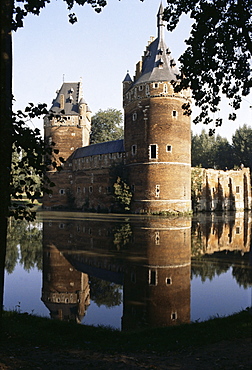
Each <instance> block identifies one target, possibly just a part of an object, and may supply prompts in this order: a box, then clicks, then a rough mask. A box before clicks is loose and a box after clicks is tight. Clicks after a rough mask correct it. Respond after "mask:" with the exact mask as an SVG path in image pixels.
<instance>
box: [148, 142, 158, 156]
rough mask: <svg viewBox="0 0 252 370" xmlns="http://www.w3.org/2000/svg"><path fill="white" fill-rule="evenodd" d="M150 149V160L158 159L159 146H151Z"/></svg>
mask: <svg viewBox="0 0 252 370" xmlns="http://www.w3.org/2000/svg"><path fill="white" fill-rule="evenodd" d="M149 148H150V159H156V158H157V145H156V144H151V145H150V146H149Z"/></svg>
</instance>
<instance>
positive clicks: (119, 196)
mask: <svg viewBox="0 0 252 370" xmlns="http://www.w3.org/2000/svg"><path fill="white" fill-rule="evenodd" d="M113 186H114V199H115V202H116V204H117V205H118V207H119V208H120V209H121V210H122V211H129V210H130V203H131V200H132V192H131V190H130V186H129V185H127V183H126V182H125V181H124V180H122V179H121V178H120V177H118V178H117V180H116V182H115V183H114V185H113Z"/></svg>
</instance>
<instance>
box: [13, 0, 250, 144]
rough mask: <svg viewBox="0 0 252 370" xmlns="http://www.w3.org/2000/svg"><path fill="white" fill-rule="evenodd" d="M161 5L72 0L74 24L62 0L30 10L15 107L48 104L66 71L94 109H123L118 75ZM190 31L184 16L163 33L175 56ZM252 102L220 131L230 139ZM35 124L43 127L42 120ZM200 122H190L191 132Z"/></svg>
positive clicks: (139, 50) (140, 46)
mask: <svg viewBox="0 0 252 370" xmlns="http://www.w3.org/2000/svg"><path fill="white" fill-rule="evenodd" d="M165 4H166V1H163V5H164V6H165ZM159 5H160V0H145V1H144V2H141V1H140V0H121V1H119V0H108V5H107V6H106V7H105V8H104V9H103V11H102V12H101V13H100V14H97V13H96V12H95V11H94V10H93V9H92V8H91V6H90V5H85V6H84V7H79V6H76V7H75V8H74V10H73V11H74V12H75V13H76V15H77V17H78V23H76V24H74V25H71V24H70V23H69V22H68V11H67V10H66V4H65V3H64V2H63V1H61V0H58V1H55V0H53V1H52V2H51V3H50V4H47V6H46V8H45V9H42V11H41V14H40V16H34V15H29V16H28V17H27V18H26V19H25V21H24V28H21V29H19V30H18V31H17V32H16V33H14V35H13V49H14V75H13V76H14V79H13V87H14V96H15V99H16V103H15V108H17V109H23V108H24V107H25V106H26V105H27V103H29V102H34V103H39V102H41V103H42V102H43V103H44V102H45V103H47V104H48V106H49V107H50V105H51V102H52V99H54V98H55V96H56V90H57V89H59V88H60V87H61V85H62V82H63V75H64V80H65V82H71V81H73V82H77V81H79V80H80V77H82V81H83V90H84V98H85V100H86V101H87V103H88V104H89V106H90V108H91V110H92V112H93V113H96V112H97V111H98V110H99V109H107V108H116V109H121V110H122V80H123V79H124V77H125V75H126V73H127V70H129V72H130V74H131V76H133V75H134V72H135V64H136V63H137V62H138V61H139V60H140V58H141V56H142V54H143V51H144V50H145V47H146V45H147V42H148V40H149V38H150V36H156V35H157V27H156V23H157V22H156V14H157V11H158V8H159ZM189 32H190V19H188V18H186V17H183V18H182V21H181V22H180V24H179V25H178V27H177V29H176V30H175V31H174V32H172V33H169V32H166V33H165V39H166V44H167V45H168V46H169V47H170V49H171V50H172V54H173V56H174V57H175V59H178V57H179V56H180V55H181V53H182V52H183V50H184V49H185V47H186V46H185V43H184V40H185V39H186V38H188V36H189ZM250 106H252V97H250V98H246V100H244V104H243V107H242V109H241V110H240V112H239V118H238V120H237V122H235V123H233V122H225V123H224V125H223V127H222V128H221V129H219V131H218V132H219V133H220V135H221V136H224V137H227V138H229V139H230V138H231V136H232V133H234V131H235V130H236V128H237V127H239V126H241V125H243V124H244V123H246V124H247V125H250V124H251V122H252V108H250ZM225 111H226V108H225V107H224V108H223V112H225ZM33 125H35V126H36V127H39V128H40V129H42V120H39V121H37V120H35V121H33ZM202 128H204V127H203V126H202V125H201V126H197V127H195V126H192V129H193V131H194V132H201V130H202ZM205 128H206V129H207V127H205Z"/></svg>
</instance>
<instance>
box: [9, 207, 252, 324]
mask: <svg viewBox="0 0 252 370" xmlns="http://www.w3.org/2000/svg"><path fill="white" fill-rule="evenodd" d="M9 229H10V230H9V231H10V235H9V245H8V253H7V261H6V270H7V272H6V276H5V299H4V308H5V309H17V310H20V311H21V312H28V313H33V314H35V315H41V316H46V317H50V316H51V317H53V318H57V319H61V320H73V321H77V322H79V323H83V324H92V325H106V326H111V327H114V328H118V329H122V330H127V329H133V328H136V327H146V326H168V325H177V324H180V323H185V322H190V321H196V320H199V321H203V320H206V319H208V318H209V317H211V316H217V315H219V316H223V315H229V314H232V313H233V312H237V311H240V310H241V309H244V308H246V307H248V306H250V305H251V286H252V278H251V275H252V274H251V271H252V268H251V214H250V213H234V214H222V215H216V214H211V213H207V214H200V215H198V216H197V217H196V216H194V217H193V218H190V217H188V218H180V217H177V218H163V217H154V216H138V215H114V214H107V215H104V214H90V213H89V214H88V213H77V212H74V213H70V212H65V213H63V212H39V213H38V219H37V222H35V223H33V224H30V225H28V224H26V223H25V222H24V221H21V222H16V221H14V220H12V222H11V224H10V227H9Z"/></svg>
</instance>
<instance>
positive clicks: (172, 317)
mask: <svg viewBox="0 0 252 370" xmlns="http://www.w3.org/2000/svg"><path fill="white" fill-rule="evenodd" d="M177 318H178V315H177V312H173V313H172V314H171V319H172V320H177Z"/></svg>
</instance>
